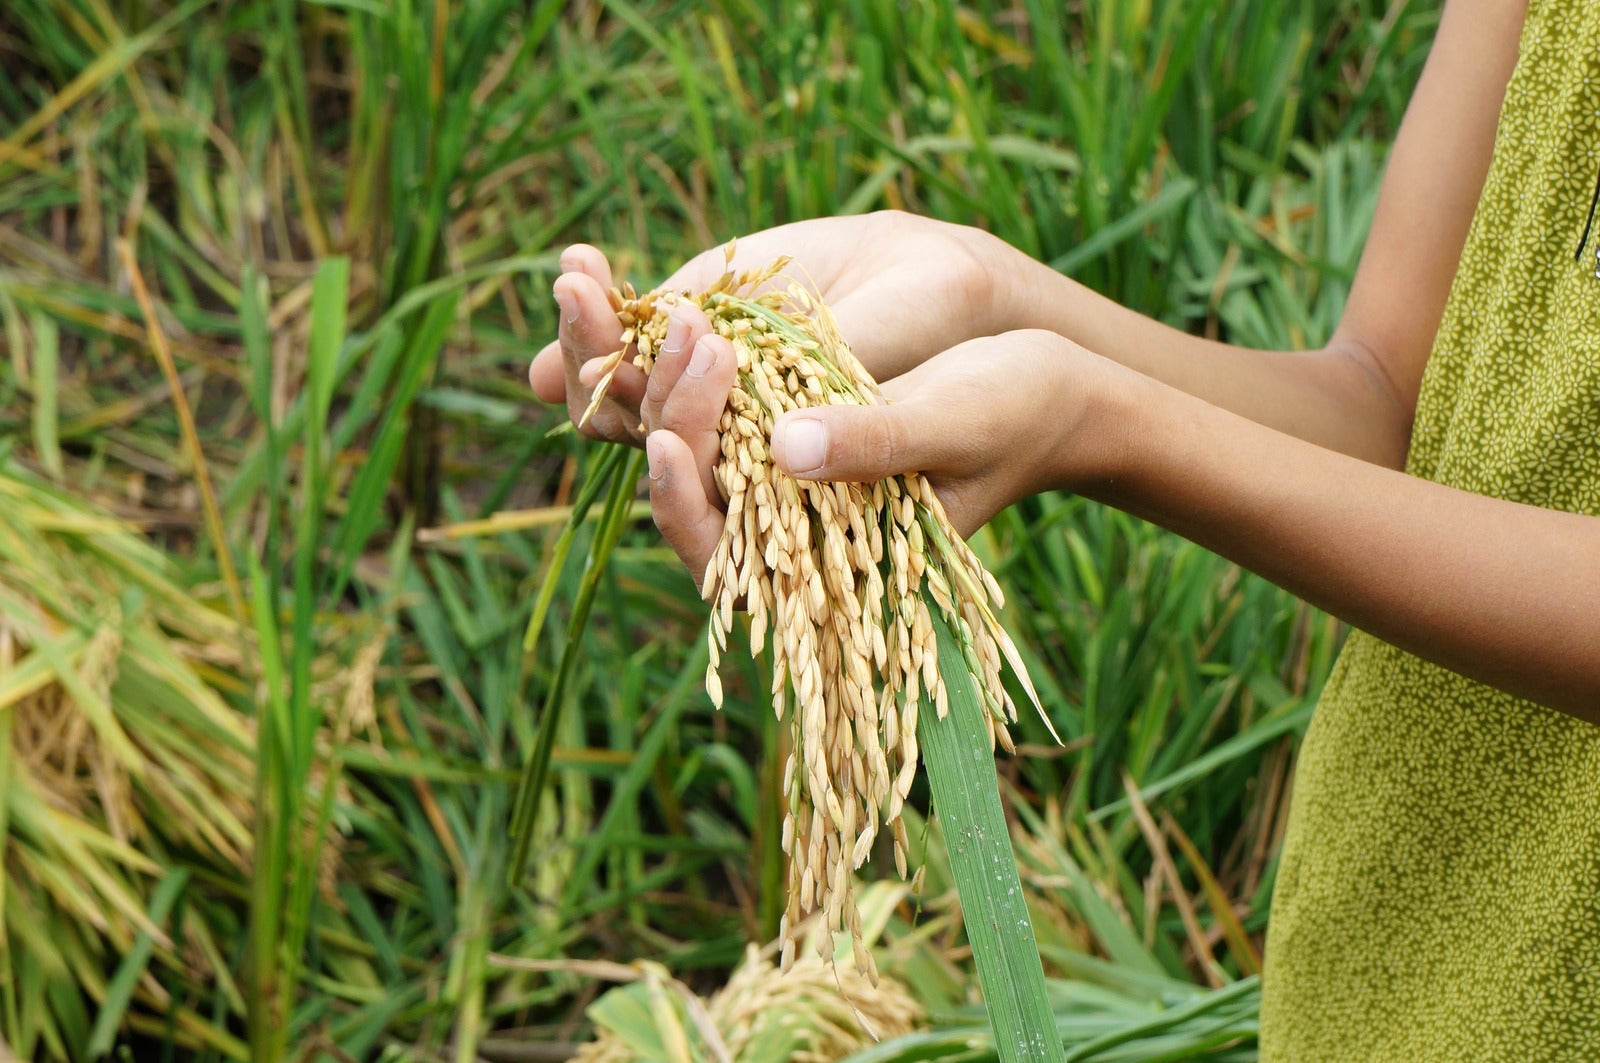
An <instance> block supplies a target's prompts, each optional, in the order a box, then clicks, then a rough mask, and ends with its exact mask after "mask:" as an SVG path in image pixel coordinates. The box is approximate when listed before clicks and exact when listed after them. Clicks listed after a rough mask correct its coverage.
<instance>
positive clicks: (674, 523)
mask: <svg viewBox="0 0 1600 1063" xmlns="http://www.w3.org/2000/svg"><path fill="white" fill-rule="evenodd" d="M645 453H646V455H647V456H648V457H649V460H650V511H651V514H652V515H653V517H654V518H655V522H656V527H658V528H660V529H661V534H662V536H664V537H665V538H666V540H667V543H668V544H669V545H670V546H671V547H672V549H673V551H674V552H675V553H676V554H677V555H678V557H679V559H680V560H682V561H683V563H684V564H685V565H686V566H688V569H689V572H690V573H691V574H692V575H693V576H694V580H695V585H696V586H699V585H700V584H701V583H702V582H703V577H704V576H705V571H706V565H708V564H710V562H711V555H712V553H713V552H715V550H716V548H717V541H718V540H719V539H720V538H721V537H722V523H723V513H722V511H721V510H720V509H718V508H717V507H716V506H714V505H712V504H711V498H710V497H709V496H708V495H707V494H706V491H705V487H704V485H703V484H702V483H701V481H700V477H699V476H698V475H696V473H695V468H694V464H695V456H694V454H693V452H692V451H691V450H690V449H689V445H688V444H687V443H685V442H684V441H683V440H681V439H679V438H678V437H677V436H675V435H673V434H672V433H671V432H666V431H657V432H651V433H650V435H649V436H647V437H646V439H645Z"/></svg>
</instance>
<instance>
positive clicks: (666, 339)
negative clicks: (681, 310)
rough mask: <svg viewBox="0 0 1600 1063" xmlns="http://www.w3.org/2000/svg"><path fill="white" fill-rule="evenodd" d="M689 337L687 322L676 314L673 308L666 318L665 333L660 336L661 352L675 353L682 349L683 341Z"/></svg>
mask: <svg viewBox="0 0 1600 1063" xmlns="http://www.w3.org/2000/svg"><path fill="white" fill-rule="evenodd" d="M688 338H689V323H688V322H687V321H685V320H683V318H681V317H679V316H678V311H676V310H674V311H673V312H672V314H671V315H670V316H669V317H668V318H667V334H666V335H665V336H663V337H661V353H662V354H677V353H678V352H679V351H681V350H683V343H684V341H685V340H687V339H688Z"/></svg>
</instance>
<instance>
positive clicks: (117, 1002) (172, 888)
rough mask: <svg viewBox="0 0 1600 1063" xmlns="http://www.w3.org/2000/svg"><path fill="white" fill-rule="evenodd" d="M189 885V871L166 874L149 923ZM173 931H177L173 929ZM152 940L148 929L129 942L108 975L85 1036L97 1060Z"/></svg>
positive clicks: (124, 1010)
mask: <svg viewBox="0 0 1600 1063" xmlns="http://www.w3.org/2000/svg"><path fill="white" fill-rule="evenodd" d="M188 884H189V872H188V871H186V870H184V869H183V868H179V869H177V870H175V871H173V872H172V873H171V874H169V875H168V876H167V877H166V878H165V879H164V880H162V883H161V885H160V886H158V887H156V892H155V895H154V896H152V897H151V898H150V922H151V923H153V924H155V925H157V926H160V925H161V923H162V922H164V921H165V920H166V918H167V913H168V912H170V911H171V910H172V906H173V904H175V903H176V902H177V900H178V897H179V895H181V894H182V893H183V888H184V887H185V886H187V885H188ZM173 929H174V930H176V929H177V928H176V927H174V928H173ZM155 945H156V942H155V938H154V937H153V936H152V935H151V933H150V931H148V930H141V931H140V932H139V936H138V938H137V939H135V941H134V943H133V948H131V949H129V950H128V954H127V955H126V956H124V957H123V958H122V962H121V963H120V964H118V965H117V972H116V974H114V975H112V976H111V981H110V982H109V983H108V984H107V986H106V998H105V1000H103V1001H102V1002H101V1004H100V1014H99V1015H98V1016H96V1017H95V1021H94V1030H93V1031H92V1032H91V1033H90V1034H89V1055H90V1057H91V1058H94V1059H98V1058H100V1057H101V1056H103V1055H105V1054H106V1053H108V1052H110V1051H111V1046H112V1042H113V1041H114V1040H115V1039H116V1036H117V1025H118V1024H119V1023H120V1022H121V1021H122V1016H123V1015H125V1014H126V1013H127V1011H128V1005H129V1003H131V1002H132V1000H133V991H134V988H135V986H137V984H138V981H139V976H140V975H142V974H144V971H145V967H146V966H147V965H148V964H149V962H150V953H151V952H152V951H153V950H154V949H155Z"/></svg>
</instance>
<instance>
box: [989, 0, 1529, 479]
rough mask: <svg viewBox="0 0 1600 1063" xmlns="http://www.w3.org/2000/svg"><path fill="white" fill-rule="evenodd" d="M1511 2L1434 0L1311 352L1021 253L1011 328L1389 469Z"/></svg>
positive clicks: (1514, 33)
mask: <svg viewBox="0 0 1600 1063" xmlns="http://www.w3.org/2000/svg"><path fill="white" fill-rule="evenodd" d="M1526 11H1527V0H1450V3H1449V4H1448V5H1447V7H1446V9H1445V13H1444V17H1443V20H1442V22H1441V24H1440V27H1439V32H1438V36H1437V38H1436V40H1435V42H1434V46H1433V49H1432V51H1431V52H1430V54H1429V56H1428V62H1427V66H1426V68H1425V69H1424V71H1423V74H1422V78H1421V80H1420V82H1419V83H1418V85H1417V90H1416V93H1415V94H1414V95H1413V97H1412V100H1411V104H1410V106H1409V107H1408V109H1407V111H1406V117H1405V121H1404V122H1403V123H1402V124H1401V127H1400V131H1399V134H1398V136H1397V138H1396V140H1395V144H1394V147H1393V149H1392V151H1391V152H1390V156H1389V163H1388V168H1387V171H1386V173H1385V175H1384V181H1383V188H1382V190H1381V193H1380V196H1379V200H1378V208H1377V213H1376V215H1375V216H1374V218H1373V224H1372V232H1371V235H1370V236H1369V238H1368V240H1367V245H1366V248H1365V251H1364V252H1363V254H1362V258H1361V265H1360V268H1359V270H1358V271H1357V274H1356V279H1355V284H1354V286H1353V288H1352V290H1351V293H1350V299H1349V302H1348V304H1347V306H1346V308H1345V313H1344V318H1343V320H1342V322H1341V323H1340V325H1339V328H1338V330H1337V331H1336V333H1335V335H1334V337H1333V339H1332V340H1331V341H1330V342H1329V344H1328V345H1327V346H1326V347H1324V348H1321V349H1319V350H1312V351H1256V350H1247V349H1244V348H1240V347H1231V346H1228V345H1226V344H1221V343H1216V342H1212V341H1209V340H1205V339H1202V338H1200V337H1197V336H1190V335H1187V334H1185V333H1182V332H1179V331H1177V330H1176V329H1171V328H1168V327H1167V326H1165V325H1162V324H1160V323H1158V322H1156V321H1152V320H1151V319H1149V318H1147V317H1144V316H1142V315H1140V314H1137V313H1135V312H1133V311H1131V310H1128V309H1127V308H1125V307H1122V306H1119V305H1117V304H1116V303H1114V302H1112V301H1111V300H1109V299H1107V298H1105V297H1104V296H1101V295H1098V294H1096V293H1094V292H1092V291H1090V290H1089V289H1087V288H1085V287H1083V286H1082V285H1080V284H1077V283H1076V282H1074V281H1071V280H1069V279H1067V278H1065V277H1062V276H1060V275H1059V274H1056V273H1055V272H1054V271H1052V270H1050V269H1049V268H1048V267H1045V266H1042V265H1039V264H1038V263H1031V262H1030V263H1028V264H1027V265H1025V266H1022V267H1020V268H1019V271H1018V283H1017V284H1015V285H1013V286H1011V287H1010V288H1009V289H1008V292H1009V295H1010V298H1011V299H1012V300H1013V301H1012V304H1011V309H1010V313H1009V315H1008V316H1009V318H1010V320H1011V321H1013V322H1014V323H1015V325H1014V327H1017V328H1042V329H1047V330H1049V331H1052V332H1058V333H1060V334H1061V335H1063V336H1066V337H1068V338H1070V339H1072V340H1074V341H1076V342H1078V343H1080V344H1082V345H1083V346H1085V347H1087V348H1089V349H1090V350H1092V351H1095V352H1096V353H1098V354H1101V355H1104V356H1105V357H1108V358H1111V359H1113V360H1115V361H1118V362H1121V363H1122V364H1124V365H1126V366H1128V367H1130V368H1132V369H1136V370H1138V371H1139V372H1141V373H1144V374H1146V375H1148V376H1152V377H1155V378H1156V379H1157V380H1161V381H1163V382H1165V383H1167V384H1170V385H1172V386H1173V387H1176V388H1178V389H1179V390H1182V391H1186V392H1188V393H1189V394H1191V395H1195V396H1198V397H1200V398H1203V399H1205V400H1206V401H1208V402H1211V403H1214V404H1216V405H1218V406H1221V407H1223V408H1225V409H1228V410H1232V411H1233V412H1235V413H1237V414H1240V415H1242V416H1244V417H1248V418H1250V419H1251V420H1254V421H1258V422H1260V423H1261V424H1265V425H1270V426H1271V427H1273V428H1277V429H1279V430H1280V431H1283V432H1288V433H1290V434H1291V435H1296V436H1299V437H1300V438H1302V439H1306V440H1309V441H1311V442H1313V443H1317V444H1320V445H1322V446H1325V447H1329V448H1331V449H1334V450H1338V451H1341V452H1343V453H1345V454H1350V455H1354V456H1356V457H1360V458H1364V459H1366V460H1367V461H1372V462H1376V463H1377V464H1380V465H1387V466H1389V467H1391V468H1400V467H1401V466H1402V465H1403V464H1404V463H1405V456H1406V448H1407V446H1408V444H1409V441H1410V436H1411V422H1412V418H1413V415H1414V413H1415V411H1416V403H1417V391H1418V388H1419V387H1420V385H1421V381H1422V369H1423V366H1424V364H1425V363H1426V362H1427V359H1428V353H1429V351H1430V349H1431V347H1432V344H1433V336H1434V333H1435V332H1436V331H1438V327H1439V319H1440V316H1441V315H1442V314H1443V312H1444V304H1445V298H1446V296H1447V295H1448V294H1449V290H1450V282H1451V278H1452V277H1453V276H1454V274H1455V267H1456V262H1457V260H1458V259H1459V258H1460V257H1461V249H1462V245H1463V244H1464V243H1465V241H1466V236H1467V229H1468V226H1469V225H1470V223H1471V220H1472V212H1473V209H1474V207H1475V205H1476V204H1477V200H1478V195H1479V193H1480V192H1481V191H1482V188H1483V181H1484V177H1485V176H1486V175H1487V173H1488V170H1489V157H1490V154H1491V152H1492V149H1493V146H1494V134H1495V126H1496V123H1497V121H1498V118H1499V113H1500V103H1501V100H1502V99H1503V98H1504V96H1505V88H1506V83H1507V81H1508V80H1509V79H1510V76H1511V70H1512V67H1513V66H1514V65H1515V63H1516V54H1517V38H1518V32H1519V30H1520V28H1521V26H1522V21H1523V18H1524V16H1525V14H1526ZM1445 160H1448V161H1447V162H1446V161H1445Z"/></svg>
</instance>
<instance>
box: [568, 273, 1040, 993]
mask: <svg viewBox="0 0 1600 1063" xmlns="http://www.w3.org/2000/svg"><path fill="white" fill-rule="evenodd" d="M728 255H729V261H730V262H731V260H732V247H731V246H730V247H729V250H728ZM787 262H788V260H787V259H780V260H779V261H777V262H774V263H773V264H772V265H770V266H768V267H767V268H765V269H762V270H754V271H744V272H739V273H734V272H732V271H731V270H730V271H729V272H726V273H724V274H723V276H722V278H721V279H720V280H719V281H718V282H717V283H716V284H714V285H713V286H712V287H711V288H710V289H708V290H707V291H705V292H701V293H698V294H693V293H689V292H672V291H666V290H657V291H652V292H647V293H645V294H643V295H638V294H636V293H635V292H634V291H633V289H632V288H631V287H630V288H627V289H626V290H625V291H615V290H614V291H613V292H612V304H613V306H614V308H615V309H616V312H617V315H618V317H619V318H620V320H621V321H622V324H623V326H624V329H625V331H624V333H623V344H624V346H623V349H622V350H619V351H618V352H616V353H615V354H614V355H612V356H611V359H610V364H609V365H607V366H606V367H605V372H604V374H603V376H602V377H601V379H600V381H599V384H598V386H597V387H596V390H595V398H594V401H593V403H592V404H591V406H590V408H589V410H590V412H591V413H592V412H593V410H594V409H595V408H596V407H597V406H598V405H599V402H600V398H601V396H602V395H603V394H604V392H605V388H606V385H607V384H608V383H609V382H610V380H611V378H612V375H613V374H614V373H615V372H616V368H617V366H618V365H620V364H621V362H622V360H623V358H624V357H627V356H628V355H629V354H630V353H631V354H632V360H633V363H634V364H635V365H637V366H638V367H639V368H641V369H643V370H644V371H645V372H647V373H648V372H649V371H650V369H651V367H652V366H653V365H654V363H655V357H654V356H655V352H656V351H657V350H658V349H659V346H660V344H661V342H662V340H663V338H664V337H665V334H666V328H667V315H668V313H669V312H670V310H671V309H672V307H673V306H675V305H677V304H678V303H679V302H680V301H681V300H689V301H692V302H693V303H695V304H697V305H698V306H700V307H701V308H702V309H703V310H704V311H705V313H706V314H707V316H708V317H709V318H710V319H711V321H712V323H713V325H714V327H715V328H716V330H717V332H718V333H720V334H721V335H723V336H725V337H727V338H728V339H729V340H731V341H732V343H733V346H734V349H735V350H736V351H737V352H738V358H739V373H738V379H737V381H736V383H735V385H734V387H733V390H732V392H731V393H730V394H729V396H728V403H727V406H726V407H725V408H724V410H723V413H722V420H721V424H720V429H721V433H722V457H721V459H720V461H719V462H718V464H717V468H716V482H717V486H718V488H719V489H720V491H721V494H722V498H723V501H724V502H725V503H726V506H727V519H726V523H725V524H724V526H723V532H722V539H721V542H720V543H719V545H718V547H717V550H716V553H715V554H714V556H713V558H712V560H711V563H710V565H709V566H708V568H707V570H706V573H705V577H704V583H703V585H702V587H701V595H702V597H704V598H705V599H706V600H707V601H708V602H710V603H711V605H712V611H711V621H710V631H709V633H708V636H707V637H708V640H709V642H710V649H711V663H710V667H709V668H708V669H707V672H706V690H707V692H708V693H709V694H710V695H711V698H712V700H713V701H715V702H716V703H717V704H718V705H719V706H720V705H721V703H722V683H721V680H720V678H719V676H718V673H717V667H718V662H719V659H720V655H721V653H722V651H724V650H726V649H727V635H728V632H729V630H730V629H731V628H732V626H733V614H734V610H735V608H736V606H737V605H739V604H740V603H744V604H745V605H746V607H747V608H748V610H749V614H750V631H751V635H750V639H751V648H752V651H753V652H754V653H757V654H759V653H760V652H761V651H762V649H763V647H766V646H770V648H771V652H772V658H773V666H774V667H773V686H772V707H773V710H774V712H776V713H777V715H778V718H779V719H784V718H786V717H787V719H788V721H789V725H790V730H791V733H792V736H793V743H794V747H793V752H792V753H791V754H790V756H789V759H788V763H787V765H786V767H785V770H784V787H785V788H786V790H787V791H788V795H789V809H788V814H787V816H786V818H785V820H784V825H783V849H784V852H785V853H787V854H788V855H789V857H790V861H789V879H788V886H789V891H788V906H787V910H786V913H785V915H784V919H783V928H782V932H781V936H782V939H783V953H782V966H783V968H784V969H786V970H787V969H788V967H789V966H790V964H791V963H792V962H793V960H794V946H795V942H794V938H793V935H794V932H795V929H796V927H797V926H798V925H799V922H800V920H801V919H802V918H804V917H805V916H806V915H807V914H809V913H811V912H812V911H815V910H818V909H821V910H822V911H823V912H824V913H825V916H824V918H825V924H826V926H827V927H828V928H829V929H830V930H831V931H842V930H848V931H849V932H850V934H851V937H852V941H853V943H854V945H855V960H856V966H857V968H858V969H859V970H860V971H861V972H863V973H865V974H867V975H868V976H869V977H875V976H876V972H875V969H874V966H873V961H872V956H871V954H870V953H869V952H868V951H867V949H866V948H865V947H863V945H862V943H861V926H860V913H859V911H858V909H857V906H856V901H855V898H854V896H853V893H852V886H851V874H852V872H854V871H855V870H856V869H857V868H859V867H860V866H861V865H862V864H863V863H864V862H865V861H866V859H867V856H868V854H869V853H870V852H871V849H872V844H873V841H874V839H875V838H876V837H877V836H878V833H879V831H880V830H886V831H888V832H889V833H890V834H891V835H892V836H893V839H894V856H895V865H896V867H897V869H898V870H899V873H900V875H901V876H902V877H904V876H905V874H906V871H907V868H906V849H907V840H906V831H905V826H904V824H903V823H902V821H901V816H900V812H901V807H902V805H903V804H904V802H905V800H906V797H907V795H908V794H909V793H910V791H911V784H912V781H913V779H914V777H915V775H916V768H917V714H918V705H919V701H921V700H922V699H924V698H926V699H927V700H928V701H931V703H932V704H933V706H934V707H935V711H936V712H937V715H938V716H939V718H941V719H942V718H943V717H944V716H945V713H946V712H947V710H948V694H947V691H946V687H945V683H944V680H943V678H941V676H940V675H939V669H938V643H937V641H936V635H935V625H934V612H935V611H936V612H937V614H938V615H939V616H940V617H941V618H942V619H943V621H944V628H945V630H947V631H949V632H951V633H952V636H953V637H954V638H955V639H956V640H957V641H958V643H959V646H960V650H961V656H962V658H963V660H964V661H965V664H966V668H967V670H968V672H970V673H971V675H972V677H973V680H974V686H975V688H976V689H977V690H978V691H980V692H981V696H982V699H983V703H984V707H985V709H986V718H987V722H988V726H989V737H990V744H991V747H992V746H993V745H994V744H995V743H998V744H1000V745H1001V746H1003V747H1005V748H1006V749H1007V750H1008V751H1010V750H1011V749H1012V743H1011V738H1010V736H1009V734H1008V733H1007V729H1006V724H1007V723H1008V722H1013V721H1015V719H1016V708H1015V706H1014V705H1013V704H1012V701H1011V698H1010V697H1009V696H1008V695H1007V693H1006V691H1005V688H1004V686H1003V685H1002V683H1001V676H1000V668H1001V659H1002V657H1004V658H1005V659H1006V660H1007V661H1009V662H1010V664H1011V666H1012V668H1013V669H1014V671H1015V672H1016V674H1017V676H1018V678H1019V679H1020V680H1021V681H1022V683H1023V685H1024V687H1025V688H1026V690H1027V692H1028V694H1029V696H1030V698H1032V699H1033V701H1034V703H1035V704H1036V705H1037V703H1038V699H1037V697H1036V696H1035V695H1034V691H1033V688H1032V685H1031V683H1029V681H1028V678H1027V673H1026V671H1025V669H1024V668H1023V667H1022V664H1021V660H1020V658H1019V657H1018V655H1017V651H1016V648H1015V646H1014V645H1013V644H1012V642H1011V639H1010V638H1009V637H1008V636H1007V635H1006V633H1005V631H1004V630H1002V628H1001V627H1000V624H999V622H998V621H997V620H996V619H995V610H996V609H997V608H999V606H1000V605H1001V604H1002V596H1001V593H1000V588H999V586H998V585H997V584H996V583H995V581H994V579H993V578H992V577H991V576H990V575H989V574H988V573H987V572H985V571H984V569H983V566H982V565H981V564H980V563H979V561H978V559H977V558H976V557H975V556H974V555H973V553H972V551H971V550H969V549H968V548H967V546H966V544H965V543H964V542H963V541H962V540H961V537H960V535H958V534H957V533H956V532H955V530H954V529H952V528H951V526H950V523H949V521H948V520H947V519H946V517H945V514H944V509H943V507H942V506H941V505H940V503H939V499H938V497H937V496H936V495H935V494H934V491H933V488H932V486H931V485H930V484H929V482H928V481H927V479H926V478H924V477H923V476H922V475H920V474H918V473H910V474H907V475H905V476H896V477H893V478H891V479H888V480H883V481H880V482H877V483H871V484H856V483H818V482H809V481H803V480H796V479H793V478H791V477H789V476H787V475H785V474H783V473H781V472H779V471H778V470H777V469H776V468H775V467H774V466H773V464H772V459H771V455H770V453H769V451H768V440H770V439H771V438H772V429H773V424H774V422H775V421H776V420H777V418H778V417H779V416H781V415H782V414H783V413H785V412H786V411H789V410H795V409H801V408H805V407H810V406H821V405H828V404H838V403H851V404H856V405H876V404H880V403H882V402H883V401H884V399H883V398H882V396H881V394H880V392H879V390H878V387H877V384H876V383H875V382H874V381H873V379H872V377H871V376H869V375H868V373H867V371H866V370H865V369H864V368H863V367H862V365H861V363H860V362H859V361H857V360H856V358H855V357H854V355H852V354H851V353H850V349H849V347H848V346H847V345H846V344H845V342H844V340H843V339H842V338H841V337H840V335H839V333H838V330H837V328H836V327H835V325H834V322H833V320H832V318H831V317H830V315H829V314H828V312H827V309H826V308H825V307H824V306H823V305H821V303H820V301H818V300H816V299H814V298H812V297H811V296H810V295H808V293H807V292H806V291H805V290H804V289H803V288H802V287H800V286H799V285H798V284H794V283H789V284H786V285H785V286H783V287H782V288H779V287H778V286H777V284H776V282H775V281H776V279H781V274H782V271H783V269H784V267H785V266H786V265H787ZM585 416H586V417H587V414H586V415H585ZM791 704H792V706H793V709H792V711H788V710H789V708H790V706H791ZM819 947H824V946H819Z"/></svg>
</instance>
